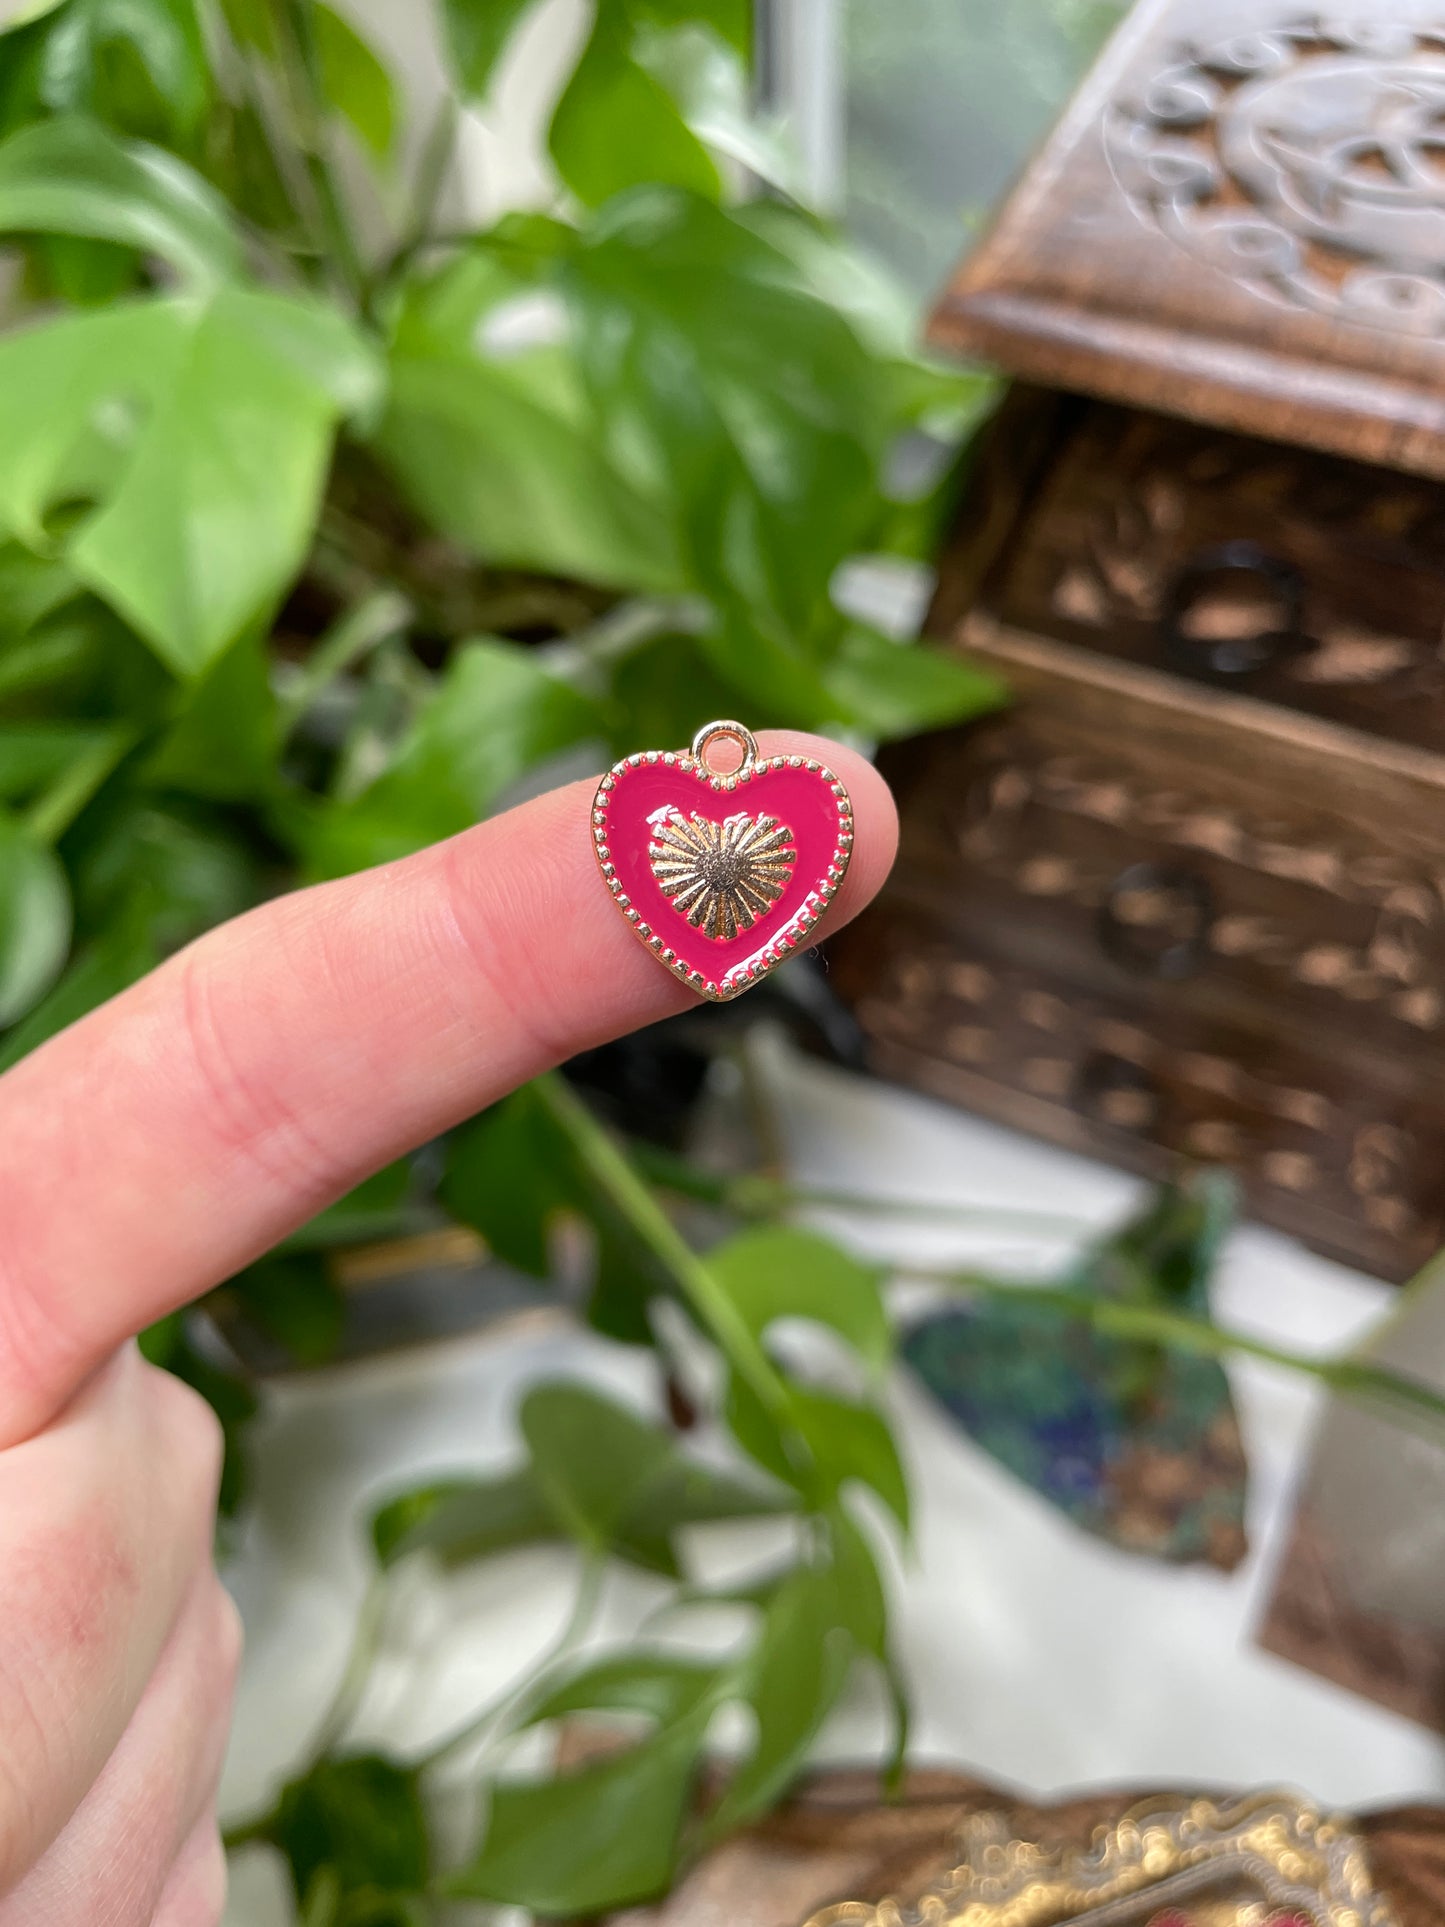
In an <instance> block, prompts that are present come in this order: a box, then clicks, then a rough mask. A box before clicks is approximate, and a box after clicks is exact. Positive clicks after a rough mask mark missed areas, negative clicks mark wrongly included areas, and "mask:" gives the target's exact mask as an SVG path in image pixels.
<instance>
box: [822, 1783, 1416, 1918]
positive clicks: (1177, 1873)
mask: <svg viewBox="0 0 1445 1927" xmlns="http://www.w3.org/2000/svg"><path fill="white" fill-rule="evenodd" d="M960 1844H961V1846H962V1848H963V1851H964V1858H963V1861H962V1864H961V1865H959V1866H958V1867H956V1868H955V1869H954V1870H953V1872H952V1873H950V1874H948V1875H947V1876H946V1877H945V1878H944V1879H943V1880H941V1881H940V1882H939V1883H938V1884H937V1885H936V1886H935V1887H933V1888H932V1889H930V1890H929V1891H928V1892H927V1893H925V1894H924V1895H923V1896H922V1897H921V1898H920V1899H918V1900H917V1901H915V1902H913V1903H912V1904H910V1905H908V1906H902V1905H900V1903H899V1902H898V1901H896V1900H892V1899H888V1900H883V1901H880V1902H878V1903H877V1904H873V1903H871V1902H867V1901H858V1900H847V1901H842V1902H840V1903H839V1904H837V1905H835V1906H832V1907H825V1908H824V1909H823V1910H822V1911H821V1912H820V1913H816V1914H814V1915H813V1917H812V1919H811V1920H810V1921H809V1922H808V1924H807V1927H1064V1924H1065V1923H1068V1922H1071V1921H1079V1920H1087V1921H1088V1922H1089V1923H1090V1927H1095V1923H1097V1927H1134V1923H1142V1922H1143V1921H1145V1920H1146V1919H1151V1918H1153V1917H1154V1915H1155V1914H1156V1912H1158V1911H1159V1910H1166V1909H1168V1910H1172V1909H1173V1908H1176V1907H1180V1906H1184V1907H1188V1906H1190V1905H1191V1904H1195V1903H1202V1904H1203V1905H1204V1907H1205V1908H1206V1909H1207V1914H1206V1916H1205V1917H1207V1918H1208V1919H1210V1920H1215V1919H1219V1918H1221V1917H1222V1916H1221V1914H1220V1912H1219V1903H1220V1899H1221V1897H1225V1896H1228V1897H1229V1898H1231V1899H1232V1898H1233V1896H1234V1895H1236V1894H1237V1895H1238V1899H1237V1900H1233V1904H1232V1905H1231V1907H1230V1911H1229V1913H1228V1916H1227V1917H1228V1918H1229V1919H1230V1920H1231V1921H1233V1922H1235V1923H1237V1927H1266V1923H1267V1922H1269V1921H1270V1920H1272V1919H1275V1918H1276V1917H1277V1916H1279V1915H1281V1914H1283V1915H1286V1916H1289V1915H1294V1916H1296V1917H1298V1918H1300V1919H1303V1920H1306V1921H1309V1922H1312V1923H1313V1927H1399V1924H1398V1919H1397V1916H1396V1914H1395V1910H1394V1908H1393V1907H1392V1906H1391V1904H1390V1902H1389V1900H1388V1899H1387V1898H1386V1897H1385V1896H1384V1895H1383V1894H1380V1893H1378V1892H1377V1891H1376V1890H1375V1888H1374V1885H1373V1883H1372V1880H1371V1875H1370V1865H1369V1855H1368V1852H1367V1849H1366V1846H1365V1843H1364V1841H1363V1840H1362V1839H1361V1838H1360V1837H1359V1835H1358V1834H1357V1833H1355V1832H1353V1831H1352V1829H1351V1825H1350V1822H1349V1821H1348V1819H1346V1818H1345V1817H1344V1816H1343V1815H1340V1814H1326V1813H1322V1812H1321V1811H1319V1809H1317V1808H1315V1807H1313V1806H1310V1805H1309V1804H1308V1803H1306V1802H1305V1801H1302V1800H1297V1799H1295V1798H1293V1797H1292V1796H1291V1795H1288V1794H1280V1793H1263V1794H1253V1795H1250V1796H1248V1797H1247V1798H1245V1799H1242V1800H1237V1801H1233V1802H1225V1803H1223V1804H1219V1803H1216V1802H1215V1801H1213V1800H1208V1799H1194V1800H1190V1801H1187V1802H1181V1801H1178V1800H1174V1801H1168V1800H1161V1799H1153V1800H1146V1801H1141V1802H1140V1803H1139V1805H1138V1806H1136V1807H1133V1808H1131V1809H1130V1810H1129V1812H1128V1813H1126V1814H1125V1815H1124V1816H1123V1818H1122V1819H1121V1820H1120V1821H1119V1822H1118V1824H1117V1825H1116V1826H1114V1827H1111V1828H1108V1829H1102V1828H1101V1829H1100V1831H1099V1832H1098V1833H1097V1834H1096V1835H1095V1839H1094V1844H1093V1846H1092V1847H1088V1848H1083V1849H1079V1848H1053V1849H1049V1848H1044V1847H1041V1846H1038V1845H1037V1844H1035V1843H1034V1842H1032V1841H1028V1840H1016V1839H1012V1838H1010V1836H1009V1826H1008V1822H1007V1820H1006V1818H1005V1816H1004V1815H1002V1814H998V1813H987V1814H981V1815H977V1816H975V1817H974V1818H972V1819H971V1820H970V1821H968V1822H967V1823H966V1825H965V1827H964V1831H963V1838H962V1841H961V1843H960Z"/></svg>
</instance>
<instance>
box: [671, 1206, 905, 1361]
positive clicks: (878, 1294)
mask: <svg viewBox="0 0 1445 1927" xmlns="http://www.w3.org/2000/svg"><path fill="white" fill-rule="evenodd" d="M707 1266H708V1270H709V1271H710V1272H711V1273H712V1274H713V1276H714V1278H716V1280H717V1281H718V1283H719V1284H720V1285H721V1286H722V1288H723V1290H724V1291H725V1292H726V1293H727V1294H728V1296H729V1298H731V1299H732V1301H733V1303H734V1304H735V1305H736V1306H737V1308H738V1310H739V1311H740V1312H741V1313H742V1315H743V1317H744V1318H745V1319H746V1320H747V1322H748V1326H749V1329H750V1330H751V1331H752V1332H753V1333H754V1334H755V1335H756V1336H757V1337H761V1336H762V1335H763V1333H764V1332H765V1331H766V1330H767V1329H768V1327H769V1326H770V1325H771V1324H773V1323H774V1322H775V1321H776V1320H777V1319H779V1318H806V1319H809V1320H811V1321H812V1322H813V1323H814V1324H817V1325H825V1326H827V1327H828V1328H829V1329H830V1330H832V1331H835V1332H837V1333H838V1334H839V1335H840V1336H841V1337H843V1338H845V1339H847V1341H848V1343H849V1344H850V1345H851V1346H852V1347H853V1349H854V1351H855V1352H857V1354H858V1356H859V1357H860V1358H861V1359H862V1360H863V1362H864V1363H865V1364H866V1365H867V1366H868V1367H869V1368H870V1369H871V1370H872V1371H874V1372H879V1371H881V1370H882V1368H883V1366H884V1365H886V1364H887V1362H888V1360H889V1358H890V1357H891V1356H892V1354H893V1329H892V1325H891V1323H890V1321H889V1317H888V1312H887V1309H886V1307H885V1306H884V1303H883V1293H882V1282H883V1276H884V1273H883V1270H882V1268H881V1267H880V1266H877V1265H866V1264H862V1263H860V1262H859V1260H858V1259H857V1258H854V1257H852V1256H851V1255H850V1254H849V1253H848V1252H846V1251H843V1250H841V1249H840V1248H839V1246H837V1245H835V1244H834V1243H832V1242H831V1240H829V1239H827V1238H824V1237H821V1236H820V1235H819V1234H818V1233H817V1232H814V1231H798V1230H793V1229H791V1228H789V1227H787V1226H780V1225H768V1226H764V1227H762V1228H760V1229H757V1230H750V1231H742V1232H739V1233H738V1234H737V1236H735V1237H732V1238H729V1239H728V1240H727V1242H726V1243H725V1244H722V1245H716V1246H714V1248H713V1249H712V1250H711V1251H710V1252H709V1253H708V1256H707Z"/></svg>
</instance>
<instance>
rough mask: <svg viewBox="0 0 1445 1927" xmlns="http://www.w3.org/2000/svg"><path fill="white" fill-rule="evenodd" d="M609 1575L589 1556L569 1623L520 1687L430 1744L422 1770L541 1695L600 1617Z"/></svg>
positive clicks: (418, 1764) (418, 1766) (419, 1763)
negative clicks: (606, 1579)
mask: <svg viewBox="0 0 1445 1927" xmlns="http://www.w3.org/2000/svg"><path fill="white" fill-rule="evenodd" d="M605 1575H606V1563H605V1561H604V1560H601V1559H589V1560H588V1561H587V1563H586V1564H585V1565H584V1566H583V1568H582V1576H581V1578H580V1579H579V1580H578V1582H577V1596H576V1598H575V1599H574V1600H573V1601H572V1610H571V1612H570V1613H569V1614H568V1615H567V1623H566V1624H565V1625H564V1626H563V1628H562V1630H561V1632H560V1633H558V1635H557V1637H556V1639H554V1640H553V1642H552V1644H551V1645H550V1646H549V1647H548V1649H547V1650H546V1652H544V1653H543V1654H542V1656H541V1658H540V1659H538V1660H537V1661H536V1662H535V1663H534V1664H533V1666H532V1668H531V1670H530V1671H529V1673H528V1675H527V1677H526V1678H525V1679H524V1680H523V1681H522V1682H521V1684H520V1685H518V1686H512V1687H509V1688H508V1689H507V1691H506V1692H505V1693H503V1694H502V1696H501V1698H500V1699H496V1700H493V1701H492V1703H491V1705H490V1706H484V1707H483V1708H482V1710H481V1711H480V1712H479V1713H474V1714H473V1715H472V1717H471V1718H470V1719H469V1720H467V1721H466V1722H465V1723H464V1724H463V1725H461V1726H459V1727H458V1728H456V1730H455V1731H454V1732H452V1733H449V1734H448V1735H447V1737H446V1738H445V1739H444V1740H439V1741H438V1742H437V1743H436V1744H435V1745H434V1746H432V1747H430V1748H429V1749H428V1750H427V1751H426V1752H425V1753H424V1754H423V1755H422V1756H421V1758H420V1759H419V1760H415V1761H413V1763H412V1764H413V1766H414V1767H415V1768H416V1770H417V1771H418V1772H421V1773H425V1772H428V1771H429V1770H430V1769H431V1768H432V1767H434V1766H437V1765H439V1764H440V1763H441V1762H442V1761H443V1760H446V1759H450V1758H451V1756H452V1755H453V1754H454V1753H460V1752H463V1751H464V1750H465V1749H466V1748H467V1747H468V1746H470V1745H472V1743H473V1742H474V1741H476V1740H479V1739H481V1738H483V1737H484V1735H486V1734H488V1733H490V1732H491V1731H492V1730H493V1728H495V1727H497V1726H500V1725H502V1724H503V1723H504V1722H505V1721H506V1720H507V1719H508V1717H509V1716H512V1715H515V1714H517V1713H519V1712H520V1711H521V1710H522V1709H523V1708H524V1707H525V1706H526V1705H527V1704H528V1702H529V1701H533V1700H535V1699H536V1698H537V1696H538V1694H539V1693H540V1692H541V1690H542V1688H543V1687H544V1686H545V1685H546V1683H547V1680H548V1678H549V1676H550V1675H551V1674H552V1673H553V1672H554V1671H555V1670H556V1668H557V1667H558V1666H559V1665H560V1664H561V1663H562V1661H563V1660H565V1659H568V1658H570V1656H571V1655H572V1654H573V1653H574V1652H575V1651H576V1649H577V1647H578V1646H579V1645H580V1644H581V1642H582V1640H583V1639H584V1638H585V1637H586V1634H587V1632H588V1629H589V1628H590V1626H591V1624H592V1621H593V1619H594V1618H595V1617H596V1613H597V1606H598V1602H599V1600H600V1599H601V1597H602V1581H603V1578H604V1577H605Z"/></svg>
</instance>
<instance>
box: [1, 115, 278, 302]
mask: <svg viewBox="0 0 1445 1927" xmlns="http://www.w3.org/2000/svg"><path fill="white" fill-rule="evenodd" d="M0 233H11V234H18V233H30V234H76V235H87V236H89V237H90V238H91V239H93V240H100V241H119V242H123V243H124V244H125V245H126V246H128V247H133V248H138V249H139V250H140V251H141V252H142V253H144V254H151V255H158V256H159V257H160V258H161V259H162V260H163V261H166V262H168V263H169V264H170V266H171V267H173V268H174V269H175V271H176V273H177V274H179V275H180V276H181V278H182V279H183V280H186V281H190V282H192V283H195V284H198V285H207V284H210V283H214V282H216V281H220V280H224V279H226V278H228V277H232V276H235V275H237V274H239V273H240V271H241V267H242V256H241V248H240V243H239V241H238V240H237V238H236V234H235V231H234V229H233V227H232V225H231V221H230V218H229V215H228V213H227V211H226V206H225V203H224V202H223V201H222V200H221V199H220V197H219V196H218V195H217V194H215V193H214V191H213V190H212V189H211V188H210V187H208V186H207V185H206V183H205V182H204V181H203V180H202V179H201V178H200V176H199V175H198V174H195V173H193V172H192V171H191V169H190V168H188V167H187V166H186V165H185V164H184V162H182V161H179V160H177V159H176V158H175V156H174V155H173V154H168V153H167V152H166V151H165V150H164V148H160V147H155V146H152V145H149V144H148V143H145V142H141V141H123V140H120V139H118V138H117V137H116V136H115V135H113V134H110V133H107V132H106V130H105V129H104V128H103V127H101V126H100V125H98V123H96V122H94V121H90V120H87V119H85V118H84V117H82V116H79V115H72V116H62V117H60V118H58V119H55V120H46V121H39V122H37V123H36V124H35V125H34V126H31V127H24V128H22V129H21V130H20V131H19V132H18V133H15V134H11V135H10V136H9V138H8V139H7V140H4V141H0Z"/></svg>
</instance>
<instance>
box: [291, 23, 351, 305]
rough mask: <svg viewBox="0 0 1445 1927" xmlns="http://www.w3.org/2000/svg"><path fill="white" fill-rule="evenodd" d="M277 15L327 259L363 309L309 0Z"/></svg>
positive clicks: (294, 108) (300, 140) (302, 154)
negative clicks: (334, 163)
mask: <svg viewBox="0 0 1445 1927" xmlns="http://www.w3.org/2000/svg"><path fill="white" fill-rule="evenodd" d="M278 14H279V21H278V25H279V27H280V36H279V37H280V38H281V40H282V42H283V44H284V55H285V58H284V61H283V65H284V69H285V74H286V80H287V83H288V88H289V92H290V95H291V105H292V112H293V114H294V116H295V120H296V129H297V134H298V136H299V139H298V146H299V149H300V153H301V158H302V161H303V164H304V166H305V169H306V178H307V182H308V184H309V186H310V189H311V193H312V196H313V197H314V200H315V203H316V207H317V209H318V211H319V213H320V218H321V226H322V231H323V234H324V238H325V242H326V248H327V260H328V262H329V264H330V266H331V268H332V271H333V273H334V274H335V276H336V278H337V280H338V281H339V283H340V284H341V292H342V293H344V294H345V295H347V296H349V297H350V299H351V301H352V302H353V304H354V305H355V307H356V308H357V310H358V312H359V311H360V310H361V309H362V308H363V306H364V295H365V283H366V270H365V267H364V265H363V263H362V259H361V252H360V250H359V248H358V247H357V244H356V237H355V235H354V234H353V233H352V231H351V221H350V218H349V216H348V214H347V211H346V202H345V198H344V196H343V195H342V192H341V188H340V185H339V183H338V181H337V179H336V173H335V169H334V168H333V166H332V163H331V156H330V152H329V150H328V147H327V140H326V96H325V91H324V89H323V87H322V82H321V60H320V56H319V54H318V52H317V49H316V35H315V33H314V31H313V25H312V17H311V12H310V8H309V6H308V4H307V0H282V3H281V5H280V7H279V8H278Z"/></svg>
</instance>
